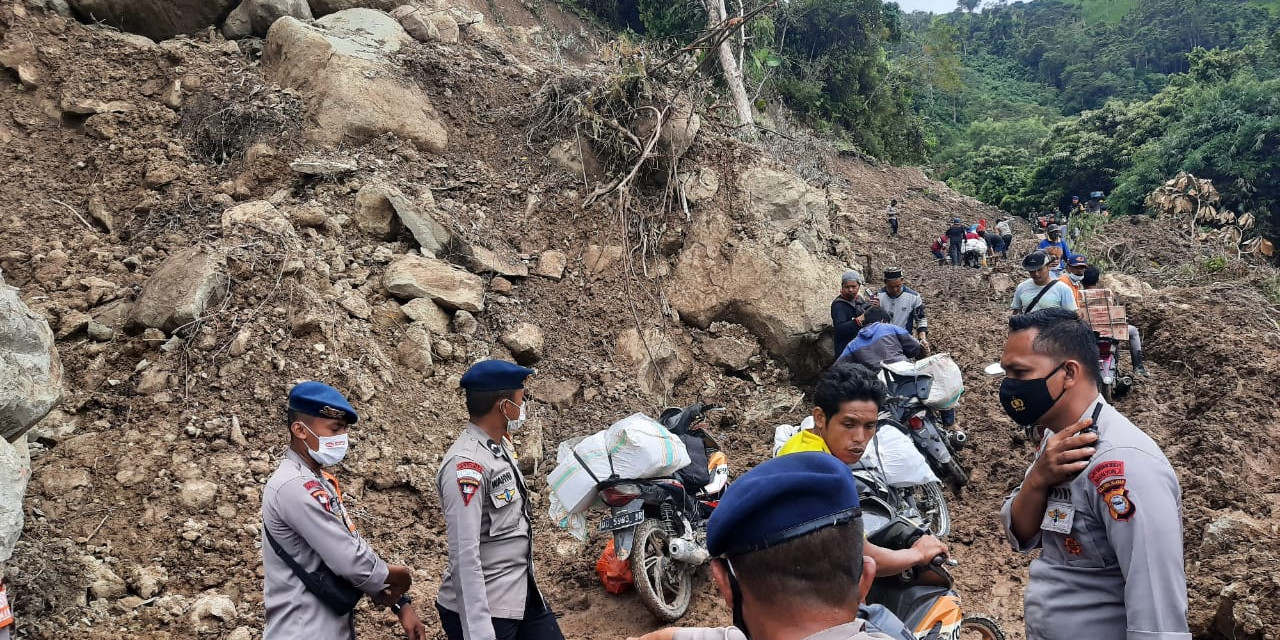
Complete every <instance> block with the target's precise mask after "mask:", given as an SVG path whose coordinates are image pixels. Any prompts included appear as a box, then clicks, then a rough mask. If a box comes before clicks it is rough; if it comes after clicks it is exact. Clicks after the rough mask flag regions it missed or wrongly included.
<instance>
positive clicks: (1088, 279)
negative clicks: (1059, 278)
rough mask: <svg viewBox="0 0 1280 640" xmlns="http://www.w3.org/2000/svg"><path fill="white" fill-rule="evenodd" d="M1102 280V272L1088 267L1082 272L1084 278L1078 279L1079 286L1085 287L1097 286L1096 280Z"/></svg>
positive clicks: (1093, 267)
mask: <svg viewBox="0 0 1280 640" xmlns="http://www.w3.org/2000/svg"><path fill="white" fill-rule="evenodd" d="M1101 278H1102V270H1101V269H1099V268H1097V267H1095V266H1092V265H1090V266H1089V268H1088V269H1085V270H1084V277H1083V278H1081V279H1080V284H1082V285H1084V286H1086V287H1092V286H1093V285H1096V284H1098V280H1099V279H1101Z"/></svg>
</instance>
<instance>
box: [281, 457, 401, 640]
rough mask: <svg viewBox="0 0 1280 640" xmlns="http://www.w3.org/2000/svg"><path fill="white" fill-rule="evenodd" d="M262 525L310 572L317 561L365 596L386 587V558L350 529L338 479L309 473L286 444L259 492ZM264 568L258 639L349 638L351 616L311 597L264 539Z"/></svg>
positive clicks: (353, 635)
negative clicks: (261, 626) (264, 611)
mask: <svg viewBox="0 0 1280 640" xmlns="http://www.w3.org/2000/svg"><path fill="white" fill-rule="evenodd" d="M262 526H263V528H264V529H266V530H267V531H268V532H270V533H271V537H272V538H275V541H276V542H278V543H280V546H281V547H282V548H283V549H284V550H285V552H286V553H288V554H289V555H290V556H292V557H293V559H294V561H295V562H297V563H298V564H299V565H300V566H301V567H302V568H303V569H304V570H306V571H308V572H310V571H316V570H317V569H319V568H320V563H322V562H323V563H324V564H325V565H327V566H328V567H329V569H331V570H332V571H333V572H334V573H336V574H338V575H339V576H342V577H343V578H346V579H347V580H350V581H351V584H353V585H355V587H356V588H357V589H360V590H361V591H363V592H365V593H367V594H369V595H375V594H377V593H378V592H379V591H382V589H383V588H384V587H385V586H386V583H387V563H385V562H383V561H382V558H379V557H378V554H376V553H374V552H373V549H371V548H370V547H369V543H368V542H366V541H365V539H364V538H363V537H361V536H360V534H359V533H356V528H355V524H354V523H352V521H351V519H350V518H348V517H347V512H346V509H345V508H344V507H343V505H342V496H341V493H340V492H339V488H338V484H337V480H335V479H334V478H333V476H331V475H329V474H327V473H323V472H316V471H312V470H311V467H309V466H307V463H306V462H304V461H303V459H302V456H300V455H298V454H297V453H296V452H294V451H293V450H292V449H290V450H289V451H288V452H287V453H286V454H285V458H284V460H282V461H281V462H280V466H279V467H278V468H277V469H276V471H275V473H273V474H271V479H270V480H268V481H267V486H266V488H265V489H263V491H262ZM262 565H263V573H264V577H263V582H264V584H263V589H262V598H263V601H264V604H265V605H266V609H267V616H266V618H267V620H266V627H265V629H263V632H262V637H263V640H354V638H355V637H356V633H355V627H354V626H353V624H352V619H351V615H350V614H347V615H342V616H339V615H336V614H334V612H333V610H331V609H330V608H329V607H327V606H325V604H324V603H322V602H320V600H319V599H318V598H316V597H315V596H314V595H312V594H311V592H310V591H308V590H307V588H306V586H304V585H303V584H302V581H301V580H299V579H298V577H297V576H295V575H294V574H293V571H292V570H290V569H289V565H287V564H285V562H284V560H281V559H280V557H279V556H277V555H276V553H275V550H273V549H272V548H271V545H270V544H269V543H268V542H267V541H266V539H265V537H264V538H263V541H262Z"/></svg>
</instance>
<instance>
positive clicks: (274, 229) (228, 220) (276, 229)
mask: <svg viewBox="0 0 1280 640" xmlns="http://www.w3.org/2000/svg"><path fill="white" fill-rule="evenodd" d="M236 226H247V227H252V228H254V229H257V230H259V231H262V232H264V233H269V234H271V235H276V236H282V235H288V234H291V233H293V224H292V223H290V222H289V218H287V217H285V215H284V212H282V211H280V210H279V209H277V208H276V207H275V205H273V204H271V203H270V202H267V201H265V200H255V201H252V202H246V203H244V204H240V205H236V206H234V207H231V208H230V209H227V210H226V211H223V212H222V228H223V229H233V228H235V227H236Z"/></svg>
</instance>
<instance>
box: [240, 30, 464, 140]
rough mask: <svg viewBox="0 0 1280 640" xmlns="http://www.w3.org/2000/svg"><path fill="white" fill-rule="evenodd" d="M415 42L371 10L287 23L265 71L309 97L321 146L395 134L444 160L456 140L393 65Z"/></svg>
mask: <svg viewBox="0 0 1280 640" xmlns="http://www.w3.org/2000/svg"><path fill="white" fill-rule="evenodd" d="M412 41H413V39H412V38H410V37H409V34H408V33H406V32H405V30H404V28H403V27H401V26H400V23H399V22H397V21H396V20H395V18H392V17H391V16H389V15H387V14H385V13H382V12H380V11H373V10H370V9H348V10H346V11H339V12H338V13H334V14H331V15H327V16H325V17H323V18H321V19H319V20H317V21H316V23H315V24H314V25H308V24H304V23H303V22H301V21H299V20H297V19H295V18H291V17H285V18H281V19H279V20H276V22H275V24H273V25H271V29H270V30H269V31H268V32H267V48H266V53H265V54H264V55H263V67H264V69H265V71H266V74H267V76H268V77H269V78H270V79H271V80H272V81H274V82H276V83H278V84H281V85H284V86H287V87H292V88H294V89H297V90H298V91H300V92H301V93H302V95H303V97H304V99H305V101H306V104H307V117H308V120H309V122H308V124H309V126H308V128H307V135H308V136H309V137H310V138H311V139H313V140H315V141H316V142H319V143H321V144H329V145H337V144H339V143H342V142H344V141H347V140H348V139H351V140H364V139H368V138H372V137H376V136H380V135H383V134H386V133H391V134H394V135H396V136H398V137H401V138H404V139H406V140H410V141H412V142H413V143H414V145H416V146H417V147H419V148H421V149H424V150H427V151H431V152H433V153H442V152H443V151H444V150H445V148H446V147H447V146H448V143H449V136H448V133H447V132H446V131H445V128H444V126H443V125H442V124H441V123H440V121H439V119H438V118H437V116H436V112H435V109H433V108H432V106H431V101H430V100H428V99H427V96H426V94H425V93H423V91H422V89H421V88H420V87H418V85H417V84H415V83H414V82H413V81H412V80H409V79H406V78H405V77H404V74H403V73H402V72H401V71H400V70H399V69H398V68H397V67H396V65H395V64H393V63H392V61H390V60H389V58H388V56H389V55H391V54H394V53H396V52H397V51H399V50H400V48H401V47H403V46H404V45H406V44H408V43H410V42H412Z"/></svg>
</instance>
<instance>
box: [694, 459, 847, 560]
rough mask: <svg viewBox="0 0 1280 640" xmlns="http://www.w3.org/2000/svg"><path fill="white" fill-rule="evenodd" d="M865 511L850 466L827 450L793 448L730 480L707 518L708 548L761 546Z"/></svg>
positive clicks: (734, 550)
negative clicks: (789, 451) (709, 517)
mask: <svg viewBox="0 0 1280 640" xmlns="http://www.w3.org/2000/svg"><path fill="white" fill-rule="evenodd" d="M861 515H862V511H861V509H859V507H858V485H857V484H855V482H854V480H853V473H852V472H850V471H849V467H847V466H845V464H844V463H843V462H840V460H839V459H838V458H836V457H835V456H833V455H831V454H829V453H822V452H818V451H805V452H801V453H792V454H788V455H785V456H781V457H778V458H774V459H772V460H768V461H766V462H764V463H763V464H761V465H759V466H757V467H756V468H754V469H752V470H750V471H748V472H746V473H745V474H743V475H742V477H741V478H738V480H737V481H736V482H734V483H733V484H731V485H729V488H728V489H726V490H725V494H724V498H722V499H721V500H720V505H719V506H717V507H716V510H715V511H714V512H712V514H711V520H710V521H709V522H708V523H707V551H709V552H711V555H713V556H725V555H740V554H743V553H750V552H752V551H759V550H761V549H766V548H768V547H772V546H774V545H777V544H780V543H783V542H786V541H788V540H792V539H795V538H798V537H800V536H803V535H807V534H810V533H813V532H814V531H817V530H819V529H824V528H826V527H829V526H832V525H837V524H842V523H845V522H849V521H850V520H852V519H853V518H857V517H860V516H861Z"/></svg>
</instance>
